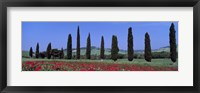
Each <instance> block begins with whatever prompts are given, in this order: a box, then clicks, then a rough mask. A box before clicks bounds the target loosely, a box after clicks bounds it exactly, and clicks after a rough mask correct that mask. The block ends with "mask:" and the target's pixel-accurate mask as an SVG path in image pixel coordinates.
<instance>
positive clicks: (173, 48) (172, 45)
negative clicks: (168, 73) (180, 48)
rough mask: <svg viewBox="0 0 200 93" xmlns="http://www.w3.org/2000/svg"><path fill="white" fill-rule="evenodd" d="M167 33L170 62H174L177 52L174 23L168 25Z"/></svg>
mask: <svg viewBox="0 0 200 93" xmlns="http://www.w3.org/2000/svg"><path fill="white" fill-rule="evenodd" d="M169 30H170V33H169V37H170V39H169V43H170V57H171V60H172V62H176V58H177V52H176V31H175V29H174V24H173V23H172V24H171V26H170V29H169Z"/></svg>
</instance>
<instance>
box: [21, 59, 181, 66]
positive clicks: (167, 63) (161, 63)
mask: <svg viewBox="0 0 200 93" xmlns="http://www.w3.org/2000/svg"><path fill="white" fill-rule="evenodd" d="M27 61H34V62H41V61H43V62H90V63H95V62H101V63H108V64H114V63H117V64H130V65H139V66H158V67H175V68H178V62H175V63H173V62H172V61H171V60H170V59H152V62H147V61H145V60H144V59H134V60H133V61H128V60H127V59H118V60H117V61H113V60H108V59H106V60H86V59H80V60H73V59H72V60H68V59H35V58H22V62H27Z"/></svg>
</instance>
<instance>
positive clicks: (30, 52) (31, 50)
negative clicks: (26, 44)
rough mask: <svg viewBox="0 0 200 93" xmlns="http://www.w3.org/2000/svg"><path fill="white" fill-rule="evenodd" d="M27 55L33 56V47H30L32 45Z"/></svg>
mask: <svg viewBox="0 0 200 93" xmlns="http://www.w3.org/2000/svg"><path fill="white" fill-rule="evenodd" d="M29 56H30V57H33V49H32V47H31V48H30V50H29Z"/></svg>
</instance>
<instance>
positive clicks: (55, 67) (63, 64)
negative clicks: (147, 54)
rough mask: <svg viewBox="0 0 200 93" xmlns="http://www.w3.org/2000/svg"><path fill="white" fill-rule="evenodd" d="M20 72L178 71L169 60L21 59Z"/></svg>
mask: <svg viewBox="0 0 200 93" xmlns="http://www.w3.org/2000/svg"><path fill="white" fill-rule="evenodd" d="M161 60H162V61H163V62H162V61H161ZM168 61H169V62H168ZM22 71H178V64H174V63H171V62H170V60H169V59H154V61H153V62H151V63H147V62H143V59H136V60H135V61H133V62H128V61H127V62H126V61H125V60H120V61H119V62H114V61H112V60H67V61H66V60H58V59H56V60H48V59H32V60H31V59H23V62H22Z"/></svg>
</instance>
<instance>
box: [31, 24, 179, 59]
mask: <svg viewBox="0 0 200 93" xmlns="http://www.w3.org/2000/svg"><path fill="white" fill-rule="evenodd" d="M169 30H170V33H169V38H170V40H169V41H170V42H169V43H170V57H171V60H172V61H173V62H176V58H177V52H176V37H175V29H174V24H173V23H172V24H171V26H170V29H169ZM127 42H128V45H127V47H128V49H127V51H128V53H127V54H128V60H129V61H132V60H133V57H134V49H133V34H132V28H131V27H129V28H128V39H127ZM144 42H145V48H144V58H145V60H146V61H148V62H151V59H152V53H151V43H150V42H151V41H150V36H149V34H148V33H147V32H146V33H145V39H144ZM76 45H77V46H76V47H77V48H76V58H77V59H80V29H79V26H78V29H77V44H76ZM100 47H101V48H100V58H101V59H104V57H105V56H104V52H105V49H104V37H103V36H102V37H101V45H100ZM118 52H119V47H118V40H117V36H115V35H113V36H112V45H111V59H112V60H114V61H116V60H117V58H118ZM32 53H33V50H32V47H31V48H30V51H29V55H30V56H31V57H32ZM85 55H86V58H87V59H90V58H91V39H90V33H89V34H88V37H87V46H86V54H85ZM46 57H47V58H48V59H50V58H51V43H49V44H48V46H47V50H46ZM36 58H39V44H38V43H37V45H36ZM67 59H72V36H71V34H69V35H68V42H67Z"/></svg>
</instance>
